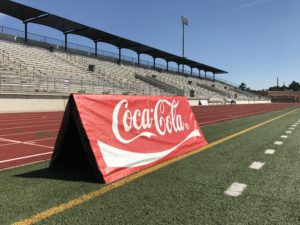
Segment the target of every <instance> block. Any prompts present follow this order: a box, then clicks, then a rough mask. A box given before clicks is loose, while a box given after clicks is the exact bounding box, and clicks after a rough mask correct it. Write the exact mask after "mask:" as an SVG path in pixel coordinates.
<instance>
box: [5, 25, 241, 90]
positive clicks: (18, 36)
mask: <svg viewBox="0 0 300 225" xmlns="http://www.w3.org/2000/svg"><path fill="white" fill-rule="evenodd" d="M0 32H1V33H0V35H1V36H2V38H6V39H9V40H13V41H16V42H24V37H25V33H24V31H21V30H17V29H13V28H9V27H5V26H0ZM28 44H32V45H36V46H40V47H50V46H52V47H54V48H55V49H56V50H61V51H63V50H64V46H65V42H64V41H63V40H59V39H55V38H50V37H46V36H43V35H39V34H33V33H28ZM67 45H68V51H69V52H72V53H76V54H81V55H85V56H93V57H94V54H95V49H94V47H90V46H85V45H81V44H77V43H73V42H68V43H67ZM97 54H98V58H101V59H105V60H109V61H113V62H118V60H119V54H118V53H113V52H109V51H105V50H100V49H98V50H97ZM121 59H122V63H124V64H129V65H133V66H137V64H138V60H137V58H135V57H131V56H126V55H122V56H121ZM140 66H141V67H145V68H151V69H153V62H150V61H147V60H140ZM156 69H157V70H161V71H164V72H169V73H174V74H178V68H177V67H176V68H175V67H171V66H169V68H168V71H167V66H166V65H164V64H159V63H156ZM179 73H180V74H181V75H185V76H193V77H200V78H204V77H205V75H204V74H200V75H199V73H196V72H193V73H192V74H191V71H190V70H184V73H182V69H181V68H180V70H179ZM206 78H207V79H210V80H213V79H214V77H213V76H212V75H209V74H207V75H206ZM215 80H216V81H219V82H222V83H224V84H228V85H230V86H233V87H238V85H237V84H235V83H233V82H230V81H227V80H225V79H222V78H219V77H215Z"/></svg>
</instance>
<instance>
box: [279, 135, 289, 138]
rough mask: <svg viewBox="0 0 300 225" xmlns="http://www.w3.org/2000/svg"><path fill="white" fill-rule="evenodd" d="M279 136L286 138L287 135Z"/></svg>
mask: <svg viewBox="0 0 300 225" xmlns="http://www.w3.org/2000/svg"><path fill="white" fill-rule="evenodd" d="M280 137H281V138H288V136H287V135H281V136H280Z"/></svg>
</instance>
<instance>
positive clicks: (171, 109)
mask: <svg viewBox="0 0 300 225" xmlns="http://www.w3.org/2000/svg"><path fill="white" fill-rule="evenodd" d="M178 106H179V101H178V100H172V101H168V100H165V99H161V100H159V101H157V103H156V104H155V106H154V107H153V108H144V109H133V110H130V107H129V103H128V101H127V100H126V99H123V100H121V101H119V102H118V103H117V105H116V106H115V108H114V110H113V115H112V131H113V133H114V135H115V137H116V138H117V139H118V141H120V142H121V143H124V144H128V143H130V142H132V141H134V140H136V139H137V138H139V137H147V138H151V137H153V136H158V135H160V136H164V135H166V134H172V133H178V132H182V131H184V130H187V129H190V126H189V124H188V123H185V122H184V121H183V119H182V115H180V114H178V113H177V108H178ZM120 128H123V130H122V132H120V130H119V129H120ZM133 130H135V131H138V133H139V134H138V135H136V136H134V137H132V138H130V139H126V138H125V137H123V136H122V135H121V133H123V131H124V132H125V133H132V131H133ZM153 130H154V131H153ZM135 133H136V132H135Z"/></svg>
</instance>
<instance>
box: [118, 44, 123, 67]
mask: <svg viewBox="0 0 300 225" xmlns="http://www.w3.org/2000/svg"><path fill="white" fill-rule="evenodd" d="M121 51H122V48H119V61H118V63H119V65H121V57H122V55H121V53H122V52H121Z"/></svg>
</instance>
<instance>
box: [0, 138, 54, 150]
mask: <svg viewBox="0 0 300 225" xmlns="http://www.w3.org/2000/svg"><path fill="white" fill-rule="evenodd" d="M0 140H2V141H7V142H11V144H24V145H32V146H38V147H44V148H50V149H53V146H48V145H40V144H36V143H29V142H27V141H16V140H12V139H6V138H0Z"/></svg>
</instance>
